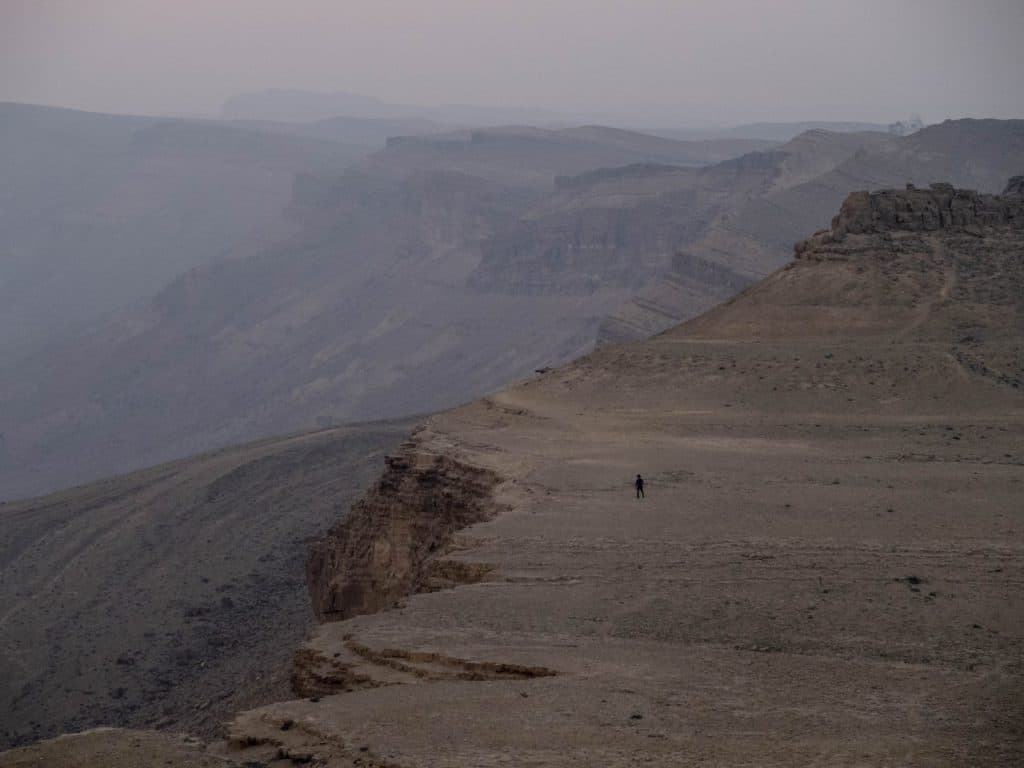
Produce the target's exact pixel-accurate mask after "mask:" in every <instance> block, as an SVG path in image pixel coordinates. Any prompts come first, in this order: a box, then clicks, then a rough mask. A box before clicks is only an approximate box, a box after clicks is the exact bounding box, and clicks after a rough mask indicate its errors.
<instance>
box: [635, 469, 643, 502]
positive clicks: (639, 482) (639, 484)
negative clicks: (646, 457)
mask: <svg viewBox="0 0 1024 768" xmlns="http://www.w3.org/2000/svg"><path fill="white" fill-rule="evenodd" d="M633 485H634V486H635V487H636V497H637V498H638V499H643V498H645V497H644V479H643V478H642V477H640V475H639V474H638V475H637V476H636V482H635V483H633Z"/></svg>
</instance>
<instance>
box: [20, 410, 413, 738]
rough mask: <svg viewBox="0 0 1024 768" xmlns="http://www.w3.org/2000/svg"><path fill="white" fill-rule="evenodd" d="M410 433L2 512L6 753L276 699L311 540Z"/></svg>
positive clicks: (309, 440)
mask: <svg viewBox="0 0 1024 768" xmlns="http://www.w3.org/2000/svg"><path fill="white" fill-rule="evenodd" d="M410 426H411V424H410V423H408V422H393V423H378V424H366V425H358V426H351V427H344V428H335V429H329V430H323V431H320V432H316V433H312V434H306V435H293V436H288V437H283V438H275V439H271V440H264V441H262V442H259V443H253V444H249V445H243V446H235V447H233V448H230V449H226V450H223V451H219V452H217V453H213V454H208V455H204V456H197V457H192V458H190V459H186V460H183V461H179V462H175V463H173V464H165V465H161V466H157V467H152V468H150V469H146V470H143V471H140V472H136V473H133V474H131V475H125V476H122V477H114V478H110V479H107V480H103V481H101V482H98V483H95V484H93V485H89V486H83V487H80V488H73V489H71V490H68V491H64V492H62V493H59V494H55V495H52V496H47V497H43V498H38V499H31V500H28V501H24V502H19V503H15V504H5V505H0V528H2V530H3V536H2V537H0V574H2V578H0V713H2V715H0V722H2V726H0V742H2V743H3V744H4V745H6V746H10V745H13V744H18V743H23V742H28V741H34V740H37V739H40V738H46V737H50V736H54V735H56V734H58V733H61V732H64V731H78V730H81V729H83V728H92V727H96V726H102V725H108V726H109V725H121V726H125V725H131V726H135V727H143V726H149V727H153V726H154V725H155V726H156V727H160V728H170V729H173V730H182V729H188V730H191V731H192V732H202V733H206V734H213V733H214V732H216V729H217V726H218V724H219V722H220V721H221V720H223V718H224V717H226V716H227V715H228V714H230V713H232V712H235V711H237V710H238V709H239V708H241V707H248V706H253V705H254V704H256V703H258V702H261V701H269V700H273V699H274V698H280V697H281V696H283V695H287V691H288V676H289V669H288V666H287V662H288V658H289V656H290V647H291V646H293V645H294V644H295V643H298V642H300V641H301V640H302V639H303V638H304V636H305V633H306V631H307V629H308V627H309V607H308V597H307V595H306V593H305V589H304V586H303V583H302V577H301V572H302V560H303V557H304V554H305V549H306V546H307V544H306V542H307V540H308V538H309V537H311V536H317V535H320V534H321V532H322V531H323V529H324V528H325V526H326V525H327V523H328V522H329V521H330V520H332V519H333V518H335V517H336V516H337V515H338V514H340V513H342V512H343V511H344V510H345V509H346V508H347V507H348V506H349V504H350V503H351V502H352V501H353V500H354V498H355V497H356V496H357V494H359V493H360V492H361V491H362V490H363V488H364V487H365V486H366V484H367V483H368V482H369V480H370V479H371V477H372V475H373V474H375V473H376V472H377V471H379V469H378V468H379V466H380V464H381V458H382V454H383V453H384V452H385V451H390V450H392V449H393V448H395V447H396V446H397V445H398V443H399V442H400V441H401V439H402V436H403V435H404V434H405V433H407V432H408V430H409V428H410Z"/></svg>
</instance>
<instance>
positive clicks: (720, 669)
mask: <svg viewBox="0 0 1024 768" xmlns="http://www.w3.org/2000/svg"><path fill="white" fill-rule="evenodd" d="M1018 185H1019V184H1018ZM1014 188H1015V187H1011V189H1010V190H1009V191H1013V189H1014ZM1022 297H1024V197H1019V196H1017V197H1013V196H1010V197H1003V198H999V197H994V196H984V195H978V194H976V193H971V192H963V191H959V190H954V189H953V188H952V187H949V186H943V185H939V186H937V187H934V188H931V189H925V190H909V189H908V190H906V191H901V192H890V193H880V194H876V195H870V196H869V195H854V196H851V197H850V198H849V199H848V200H847V202H846V204H845V205H844V206H843V209H842V211H841V213H840V214H839V216H837V217H836V219H835V220H834V222H833V224H832V227H831V229H830V230H828V231H824V232H821V233H819V234H817V235H815V236H814V237H813V238H811V239H810V240H809V241H807V242H805V243H802V244H801V245H800V246H799V247H798V248H797V260H796V261H795V262H794V263H793V264H792V265H791V266H789V267H786V268H785V269H783V270H780V271H779V272H777V273H775V274H774V275H772V276H771V277H770V278H768V279H767V280H765V281H763V282H761V283H759V284H758V285H756V286H754V287H753V288H751V289H749V290H747V291H745V292H744V293H743V294H741V295H740V296H739V297H738V298H736V299H735V300H733V301H731V302H729V303H727V304H725V305H722V306H721V307H719V308H716V309H715V310H713V311H711V312H709V313H706V314H705V315H703V316H701V317H700V318H697V319H695V320H693V321H691V322H689V323H686V324H684V325H682V326H680V327H678V328H676V329H673V330H672V331H669V332H667V333H664V334H662V335H660V336H658V337H656V338H654V339H651V340H649V341H647V342H644V343H641V344H636V345H632V346H621V347H618V346H609V347H606V348H603V349H601V350H599V351H597V352H595V353H593V354H591V355H589V356H587V357H585V358H582V359H580V360H579V361H577V362H576V363H573V364H571V365H569V366H567V367H565V368H561V369H558V370H555V371H552V372H549V373H545V374H542V375H540V376H538V377H536V378H535V379H533V380H530V381H527V382H524V383H522V384H520V385H518V386H515V387H511V388H509V389H506V390H503V391H502V392H500V393H498V394H497V395H494V396H492V397H489V398H486V399H484V400H481V401H477V402H475V403H473V404H471V405H468V406H465V407H462V408H459V409H456V410H454V411H451V412H449V413H446V414H442V415H439V416H436V417H433V418H431V419H430V420H428V422H427V423H426V424H425V425H424V426H423V427H422V428H421V429H419V430H418V431H417V432H416V433H415V434H414V436H413V440H412V442H411V443H410V444H409V445H407V446H406V447H405V448H404V449H403V451H402V453H401V454H400V455H399V456H398V457H396V458H395V459H394V460H392V462H391V463H390V465H389V469H388V471H387V472H386V473H385V475H384V476H383V477H382V479H381V481H380V482H379V484H378V485H377V486H376V487H375V488H374V489H373V490H372V491H371V492H370V493H369V494H368V496H367V497H366V499H365V500H364V502H362V503H361V504H360V505H359V506H357V507H356V508H355V510H354V511H353V513H352V515H351V516H350V517H349V518H347V519H346V520H344V521H343V522H341V523H340V524H339V525H338V526H337V527H336V528H335V529H334V530H333V532H332V533H331V535H330V536H329V537H328V538H327V539H326V540H325V541H324V542H323V543H322V544H320V545H318V547H317V548H316V549H315V551H314V555H313V557H312V558H311V560H310V567H309V572H308V576H309V580H310V585H311V588H312V591H313V595H314V599H315V601H316V602H315V605H316V607H317V609H318V612H319V613H320V614H321V615H322V616H324V617H325V618H327V619H333V618H344V620H342V621H330V622H328V623H326V624H324V625H322V626H321V627H320V629H319V630H318V632H317V634H316V635H315V637H314V638H313V640H312V641H311V642H310V643H308V644H307V645H306V646H305V647H304V648H303V649H302V650H301V651H300V652H299V654H298V655H297V657H296V662H295V679H294V683H295V685H296V687H297V690H298V691H299V692H300V693H303V694H304V695H306V696H307V697H310V698H305V699H299V700H295V701H292V702H285V703H278V704H274V705H271V706H268V707H264V708H258V709H255V710H252V711H250V712H247V713H243V714H241V715H240V716H238V717H237V718H236V719H235V720H234V721H233V723H232V724H231V725H230V727H229V731H228V740H227V742H226V743H225V744H223V745H221V746H220V747H217V748H215V751H216V752H217V753H218V754H221V755H224V756H227V757H230V758H232V759H236V760H250V761H256V762H257V763H262V764H265V765H274V766H284V765H293V764H309V763H312V764H317V765H330V766H350V765H389V766H390V765H402V766H413V765H415V766H466V765H474V766H488V765H522V764H529V765H537V766H541V765H580V766H584V765H594V764H596V763H600V764H602V765H610V766H616V765H623V766H625V765H635V764H638V763H643V762H650V763H653V764H661V765H697V764H702V763H703V764H714V765H779V766H783V765H794V764H796V765H808V764H826V763H827V764H829V765H865V764H867V765H890V764H899V765H915V766H916V765H921V766H959V765H992V766H1007V765H1014V764H1017V763H1019V762H1020V761H1021V760H1022V759H1024V729H1022V727H1021V724H1022V722H1024V694H1022V691H1024V686H1022V682H1024V680H1022V672H1024V670H1022V668H1021V661H1020V660H1021V652H1022V649H1024V615H1022V613H1021V608H1020V605H1019V600H1017V596H1018V595H1019V593H1020V589H1021V586H1022V583H1024V525H1022V524H1024V520H1022V518H1021V505H1020V499H1021V494H1022V492H1024V453H1022V452H1021V445H1022V444H1024V392H1022V382H1024V313H1022V310H1024V305H1022ZM637 472H642V473H643V474H644V476H645V478H646V479H647V497H646V498H645V499H635V498H633V492H632V487H631V485H632V484H631V480H632V477H633V476H634V475H635V474H636V473H637ZM488 489H492V490H490V491H488ZM388 502H390V503H388ZM474 520H481V522H476V523H474V524H472V525H470V526H469V527H460V526H463V525H465V524H466V523H467V522H472V521H474ZM453 584H456V585H457V586H455V587H454V589H450V588H447V589H446V588H444V587H445V586H446V585H447V586H451V585H453ZM406 592H407V593H411V594H410V596H409V597H401V596H400V595H401V594H402V593H406ZM368 596H371V597H368ZM372 596H376V597H377V599H376V600H375V599H371V598H372ZM386 605H391V606H392V608H391V609H388V610H383V611H380V610H378V609H380V608H381V607H383V606H386ZM374 611H376V612H374ZM330 694H333V695H330Z"/></svg>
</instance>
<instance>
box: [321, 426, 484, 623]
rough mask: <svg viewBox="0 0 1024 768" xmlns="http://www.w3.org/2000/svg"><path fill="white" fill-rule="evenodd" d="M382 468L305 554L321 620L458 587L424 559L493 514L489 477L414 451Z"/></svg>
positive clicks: (409, 449)
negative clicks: (446, 583)
mask: <svg viewBox="0 0 1024 768" xmlns="http://www.w3.org/2000/svg"><path fill="white" fill-rule="evenodd" d="M386 464H387V468H386V470H385V472H384V475H383V476H382V477H381V479H380V480H379V481H378V482H377V484H376V485H375V486H374V487H373V489H372V490H371V491H370V492H369V493H368V494H367V495H366V497H365V498H364V499H363V500H362V501H360V502H359V503H358V504H356V505H355V506H354V507H353V508H352V511H351V512H350V513H349V514H348V515H347V516H346V517H345V519H344V520H343V521H342V522H341V523H339V524H338V525H336V526H335V527H334V528H332V529H331V531H330V532H329V533H328V534H327V536H326V537H325V538H324V539H323V540H322V541H320V542H319V543H317V544H316V545H315V546H314V547H313V548H312V550H311V552H310V556H309V560H308V563H307V568H306V580H307V583H308V585H309V590H310V595H311V597H312V603H313V610H314V612H315V613H316V615H317V617H318V618H320V619H321V620H322V621H336V620H339V619H346V618H350V617H352V616H356V615H359V614H364V613H373V612H375V611H379V610H383V609H386V608H390V607H392V606H394V605H395V604H396V602H397V601H398V600H399V599H401V598H403V597H405V596H407V595H409V594H412V593H414V592H419V591H423V590H427V589H430V588H431V587H432V586H433V585H434V584H435V583H436V578H440V579H441V580H442V581H443V580H444V578H445V576H446V575H447V576H448V577H449V578H450V579H454V580H460V579H459V574H455V573H450V574H445V573H444V572H440V573H438V572H437V571H435V570H433V569H432V563H431V560H432V559H433V558H435V557H436V556H437V555H440V554H441V553H443V552H444V551H445V550H446V548H447V547H448V545H449V544H450V543H451V540H452V534H453V533H454V532H455V531H457V530H459V529H461V528H465V527H466V526H468V525H471V524H473V523H477V522H481V521H483V520H486V519H487V518H488V517H490V516H492V515H493V514H495V513H496V511H497V509H498V507H497V505H496V503H495V502H494V500H493V498H492V491H493V488H494V486H495V485H496V484H497V482H498V477H497V476H496V475H495V474H494V473H493V472H490V471H487V470H485V469H481V468H479V467H475V466H472V465H469V464H466V463H463V462H460V461H457V460H455V459H452V458H450V457H448V456H445V455H437V454H432V453H424V452H422V451H417V450H415V449H414V444H409V445H407V446H406V450H405V451H404V452H403V453H402V454H400V455H398V456H392V457H388V459H387V460H386Z"/></svg>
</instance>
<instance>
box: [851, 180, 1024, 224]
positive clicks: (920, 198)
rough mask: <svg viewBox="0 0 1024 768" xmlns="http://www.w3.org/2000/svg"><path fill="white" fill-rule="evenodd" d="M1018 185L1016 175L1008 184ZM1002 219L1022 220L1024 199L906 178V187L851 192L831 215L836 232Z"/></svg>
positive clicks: (976, 222)
mask: <svg viewBox="0 0 1024 768" xmlns="http://www.w3.org/2000/svg"><path fill="white" fill-rule="evenodd" d="M1020 187H1021V180H1020V177H1017V178H1016V179H1011V181H1010V184H1009V185H1008V187H1007V190H1008V191H1012V190H1015V189H1020ZM1017 196H1018V197H1019V193H1018V194H1017ZM1003 225H1009V226H1014V227H1019V226H1024V200H1017V199H1014V198H1013V197H1010V196H998V195H986V194H979V193H978V192H975V191H974V190H970V189H955V188H954V187H953V185H952V184H932V185H931V187H930V188H929V189H917V188H916V187H914V186H913V185H911V184H908V185H907V188H906V189H904V190H891V189H887V190H882V191H880V192H871V193H869V192H854V193H852V194H851V195H850V196H849V197H847V198H846V202H844V203H843V207H842V209H841V210H840V212H839V215H838V216H836V218H835V219H833V220H832V235H833V236H834V237H842V236H843V235H845V234H847V233H850V234H867V233H872V232H889V231H893V230H905V231H913V232H929V231H935V230H939V229H953V228H963V227H970V226H975V227H990V226H1003Z"/></svg>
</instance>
